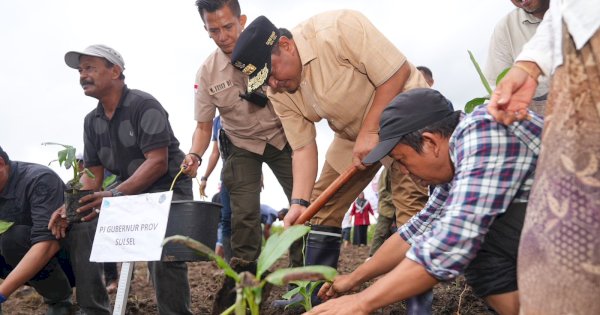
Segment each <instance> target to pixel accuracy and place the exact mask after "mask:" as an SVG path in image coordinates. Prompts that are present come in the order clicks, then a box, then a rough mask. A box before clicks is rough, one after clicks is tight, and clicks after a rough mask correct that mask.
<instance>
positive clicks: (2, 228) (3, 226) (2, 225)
mask: <svg viewBox="0 0 600 315" xmlns="http://www.w3.org/2000/svg"><path fill="white" fill-rule="evenodd" d="M13 224H15V222H8V221H4V220H0V234H3V233H4V232H6V231H8V229H10V227H11V226H13Z"/></svg>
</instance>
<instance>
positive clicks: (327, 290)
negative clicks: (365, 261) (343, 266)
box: [317, 274, 356, 301]
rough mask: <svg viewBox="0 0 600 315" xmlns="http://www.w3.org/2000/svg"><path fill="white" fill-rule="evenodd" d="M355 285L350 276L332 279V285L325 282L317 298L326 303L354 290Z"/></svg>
mask: <svg viewBox="0 0 600 315" xmlns="http://www.w3.org/2000/svg"><path fill="white" fill-rule="evenodd" d="M355 286H356V285H355V283H354V281H353V279H352V276H351V274H350V275H339V276H336V277H335V279H333V283H330V282H326V283H324V284H323V286H322V287H321V289H320V290H319V293H317V296H318V297H319V298H320V299H321V300H323V301H327V300H329V299H332V298H336V297H338V296H340V295H342V294H344V293H346V292H348V291H350V290H352V288H354V287H355Z"/></svg>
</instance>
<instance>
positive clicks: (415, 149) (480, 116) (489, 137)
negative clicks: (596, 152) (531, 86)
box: [308, 88, 543, 315]
mask: <svg viewBox="0 0 600 315" xmlns="http://www.w3.org/2000/svg"><path fill="white" fill-rule="evenodd" d="M449 102H450V101H448V100H447V99H446V98H445V97H444V96H443V95H442V94H441V93H439V92H438V91H436V90H433V89H428V88H427V89H414V90H411V91H407V92H405V93H402V94H400V95H398V96H397V97H396V98H395V99H394V100H393V101H392V103H391V104H390V106H388V107H387V108H386V109H385V110H384V112H383V114H382V115H381V123H380V141H379V144H378V145H377V146H376V147H375V149H373V151H371V153H370V154H369V155H368V156H367V157H366V158H365V159H364V163H373V162H376V161H378V160H380V159H381V158H383V157H385V156H391V157H392V158H393V159H394V160H395V161H396V162H397V163H399V164H400V167H401V170H402V171H403V172H404V173H405V174H410V176H411V177H413V178H414V179H415V180H416V181H417V182H418V183H420V184H421V185H428V184H436V189H435V191H434V193H433V195H432V196H431V198H430V199H429V202H428V203H427V205H426V206H425V208H424V209H423V210H421V211H420V212H419V213H418V214H417V215H416V216H414V217H412V218H411V220H410V221H408V223H406V224H405V225H403V226H402V227H401V228H400V230H399V233H396V234H394V235H392V236H391V237H390V238H388V240H387V241H386V242H385V243H384V244H383V245H382V246H381V247H380V248H379V250H378V251H377V252H376V253H375V255H373V257H372V258H371V259H370V260H368V261H367V262H365V263H363V264H362V265H361V266H360V267H358V268H357V269H356V270H354V271H353V272H352V273H351V274H349V275H341V276H337V277H336V278H335V279H334V281H333V284H326V285H324V286H323V287H322V289H321V290H320V292H319V295H320V296H321V297H322V298H332V297H336V296H338V295H340V294H344V293H346V292H348V290H350V289H352V288H354V287H356V286H357V285H360V284H362V283H364V282H365V281H369V280H370V279H373V278H375V277H378V276H381V277H380V278H379V279H378V280H377V281H375V283H373V285H371V286H370V287H368V288H367V289H365V290H364V291H361V292H360V293H357V294H353V295H346V296H342V297H339V298H335V299H333V300H331V301H328V302H326V303H324V304H321V305H319V306H317V307H316V308H314V309H313V310H312V311H311V312H309V313H308V314H356V315H359V314H360V315H362V314H369V313H371V312H373V311H374V310H376V309H379V308H381V307H383V306H385V305H389V304H391V303H394V302H397V301H401V300H404V299H406V298H408V297H411V296H415V295H417V294H420V293H422V292H424V291H426V290H429V289H431V288H432V287H433V286H434V285H435V284H437V283H438V282H440V281H447V280H451V279H454V278H456V277H457V276H459V275H460V274H463V273H464V274H465V278H466V280H467V283H468V284H469V285H470V286H471V287H472V289H473V291H474V293H475V294H476V295H478V296H480V297H483V298H484V299H485V301H486V302H487V303H488V304H489V305H490V306H491V307H492V308H494V310H495V311H497V312H498V313H500V314H515V315H516V314H518V312H519V294H518V286H517V249H518V246H519V237H520V235H521V229H522V227H523V219H524V217H525V209H526V206H527V200H528V197H529V193H530V190H531V184H532V183H533V179H534V177H535V176H536V171H535V170H536V164H537V158H538V155H539V151H540V145H541V132H542V124H543V121H542V119H541V118H540V117H539V116H538V115H536V114H532V115H531V119H530V120H525V121H522V122H519V123H517V124H515V125H514V126H510V127H508V126H504V125H502V124H500V123H497V122H496V121H495V120H494V118H493V117H492V116H491V115H489V114H488V113H487V108H486V106H480V107H478V108H477V109H475V111H473V112H472V113H471V114H469V115H465V114H464V113H462V112H461V111H451V110H450V108H449V106H448V103H449ZM482 183H484V185H482ZM520 253H521V252H520V251H519V254H520Z"/></svg>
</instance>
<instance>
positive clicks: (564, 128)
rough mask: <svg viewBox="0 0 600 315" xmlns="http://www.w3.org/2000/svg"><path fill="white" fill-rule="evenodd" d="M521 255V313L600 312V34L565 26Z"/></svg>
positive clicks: (582, 313) (519, 278) (520, 248)
mask: <svg viewBox="0 0 600 315" xmlns="http://www.w3.org/2000/svg"><path fill="white" fill-rule="evenodd" d="M563 34H564V35H563V57H564V62H563V65H562V66H561V67H559V68H558V69H557V70H556V72H555V74H554V78H553V80H552V87H551V91H550V95H549V98H548V104H547V107H546V116H545V125H544V132H543V137H542V151H541V155H540V159H539V161H538V166H537V170H536V178H535V183H534V186H533V190H532V193H531V196H530V199H529V206H528V208H527V216H526V218H525V226H524V228H523V232H522V235H521V243H520V247H519V258H518V283H519V296H520V300H521V311H522V312H521V314H526V315H531V314H544V315H551V314H581V315H584V314H585V315H589V314H600V32H598V31H597V32H596V34H595V35H594V36H593V37H592V38H591V39H590V40H589V41H588V42H587V43H586V45H585V46H584V47H583V48H582V49H581V50H576V49H575V45H574V43H573V39H572V38H571V36H570V35H569V34H568V32H567V31H566V27H564V26H563Z"/></svg>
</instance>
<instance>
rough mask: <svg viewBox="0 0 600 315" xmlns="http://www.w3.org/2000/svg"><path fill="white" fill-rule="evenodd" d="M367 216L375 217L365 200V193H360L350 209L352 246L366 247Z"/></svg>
mask: <svg viewBox="0 0 600 315" xmlns="http://www.w3.org/2000/svg"><path fill="white" fill-rule="evenodd" d="M369 214H371V215H375V214H374V213H373V208H372V207H371V204H370V203H369V201H368V200H367V199H365V193H364V192H361V193H360V194H358V198H356V200H355V201H354V203H352V208H351V209H350V216H354V242H353V244H354V245H358V246H363V245H364V246H366V245H367V231H368V230H369V225H370V224H371V223H370V220H369Z"/></svg>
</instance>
